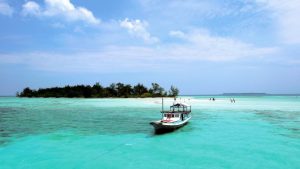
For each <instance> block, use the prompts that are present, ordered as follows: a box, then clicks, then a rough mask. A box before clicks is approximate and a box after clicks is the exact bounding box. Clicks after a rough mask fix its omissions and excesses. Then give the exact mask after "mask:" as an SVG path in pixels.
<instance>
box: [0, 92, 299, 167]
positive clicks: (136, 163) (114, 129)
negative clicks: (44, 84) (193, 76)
mask: <svg viewBox="0 0 300 169" xmlns="http://www.w3.org/2000/svg"><path fill="white" fill-rule="evenodd" d="M189 99H190V100H189ZM235 99H236V103H235V104H233V103H230V101H229V98H227V97H217V100H216V101H215V102H213V101H208V97H207V96H206V97H204V96H202V97H194V96H193V97H185V100H186V101H188V100H189V102H190V103H191V104H192V107H193V118H192V120H191V121H190V123H189V124H188V125H186V126H185V127H183V128H181V129H179V130H177V131H175V132H172V133H168V134H163V135H155V134H154V133H153V128H152V126H150V125H149V122H150V121H153V120H157V119H159V118H160V113H159V111H160V109H161V105H160V101H161V100H160V99H54V98H52V99H28V98H15V97H0V168H1V169H8V168H49V169H54V168H59V169H60V168H66V169H69V168H78V169H79V168H89V169H90V168H91V169H93V168H122V169H123V168H131V169H132V168H138V169H139V168H146V169H147V168H164V169H165V168H177V169H181V168H182V169H186V168H191V169H192V168H203V169H208V168H209V169H212V168H216V169H217V168H230V169H241V168H243V169H252V168H253V169H254V168H272V169H282V168H284V169H298V168H300V158H299V157H300V97H297V96H290V97H287V96H286V97H283V96H272V97H271V96H269V97H235ZM171 102H172V100H165V105H166V106H165V107H167V105H168V104H170V103H171Z"/></svg>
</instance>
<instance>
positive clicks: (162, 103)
mask: <svg viewBox="0 0 300 169" xmlns="http://www.w3.org/2000/svg"><path fill="white" fill-rule="evenodd" d="M161 111H164V98H163V97H162V98H161Z"/></svg>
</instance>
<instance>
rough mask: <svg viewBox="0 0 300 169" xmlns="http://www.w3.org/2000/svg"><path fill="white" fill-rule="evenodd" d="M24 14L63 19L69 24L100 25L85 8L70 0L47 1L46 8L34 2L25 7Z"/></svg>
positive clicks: (27, 3) (29, 2)
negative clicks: (85, 23)
mask: <svg viewBox="0 0 300 169" xmlns="http://www.w3.org/2000/svg"><path fill="white" fill-rule="evenodd" d="M23 14H24V15H25V16H26V15H32V16H37V17H62V18H64V19H65V20H67V21H69V22H74V21H84V22H87V23H89V24H99V23H100V20H99V19H97V18H96V17H95V16H94V14H93V13H92V12H91V11H89V10H88V9H86V8H84V7H80V6H79V7H76V6H75V5H74V4H72V3H71V2H70V0H45V7H44V8H43V9H42V8H41V7H40V5H39V4H38V3H36V2H34V1H28V2H26V3H25V4H24V5H23Z"/></svg>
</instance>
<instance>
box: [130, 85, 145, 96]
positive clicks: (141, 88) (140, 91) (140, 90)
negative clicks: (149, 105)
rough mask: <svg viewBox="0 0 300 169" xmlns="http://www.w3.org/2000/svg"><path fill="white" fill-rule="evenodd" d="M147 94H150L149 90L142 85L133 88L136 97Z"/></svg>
mask: <svg viewBox="0 0 300 169" xmlns="http://www.w3.org/2000/svg"><path fill="white" fill-rule="evenodd" d="M147 92H148V89H147V88H146V87H145V86H144V85H142V84H140V83H138V84H137V85H135V86H134V87H133V94H134V95H135V96H142V95H143V94H144V93H147Z"/></svg>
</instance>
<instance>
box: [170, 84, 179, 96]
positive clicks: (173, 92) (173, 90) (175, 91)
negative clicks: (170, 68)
mask: <svg viewBox="0 0 300 169" xmlns="http://www.w3.org/2000/svg"><path fill="white" fill-rule="evenodd" d="M178 94H179V90H178V88H177V87H175V86H173V85H172V86H171V88H170V90H169V96H172V97H175V96H178Z"/></svg>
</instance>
